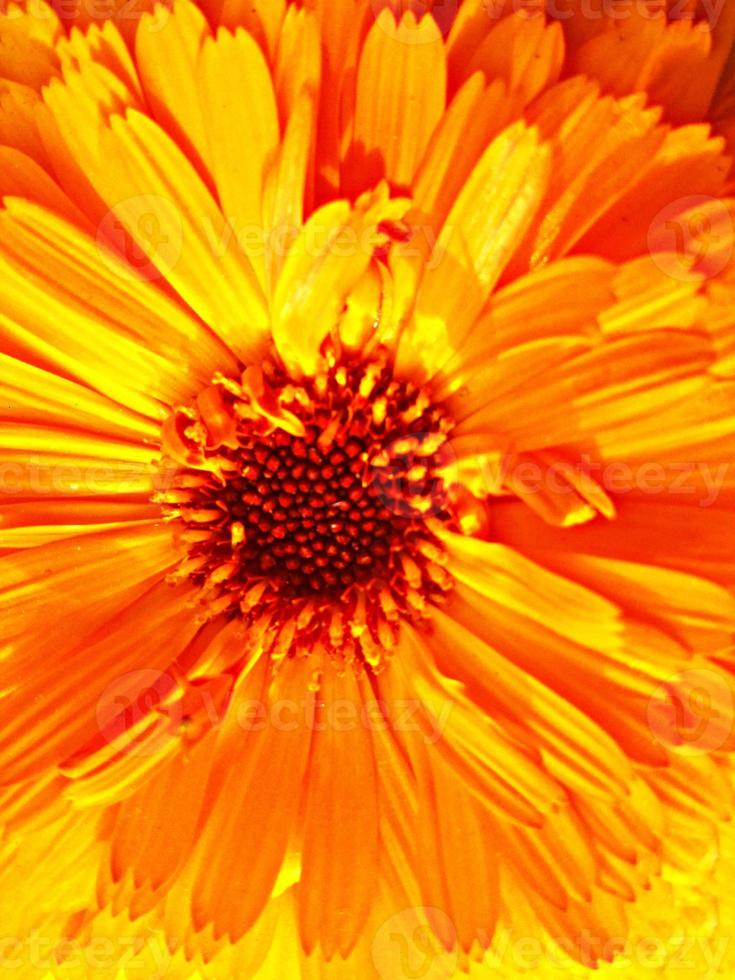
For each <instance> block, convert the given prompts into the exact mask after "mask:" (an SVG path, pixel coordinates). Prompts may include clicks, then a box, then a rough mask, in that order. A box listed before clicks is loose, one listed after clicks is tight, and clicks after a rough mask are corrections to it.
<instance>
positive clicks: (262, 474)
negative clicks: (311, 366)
mask: <svg viewBox="0 0 735 980" xmlns="http://www.w3.org/2000/svg"><path fill="white" fill-rule="evenodd" d="M324 363H325V364H326V365H327V366H326V367H325V368H324V370H323V371H322V372H321V373H320V374H318V375H317V377H315V378H314V379H308V380H305V381H303V382H301V383H300V384H299V383H296V382H294V381H293V380H292V379H289V378H288V377H287V376H286V375H285V372H284V371H283V369H282V368H280V367H279V365H278V364H276V363H275V362H266V363H265V364H264V365H263V367H262V368H252V367H251V368H248V369H247V370H246V371H245V372H244V374H243V376H242V378H241V379H239V380H235V379H232V378H222V377H216V378H215V379H214V381H213V384H212V386H211V387H210V388H208V389H206V390H205V391H204V392H202V393H201V394H200V395H199V397H198V398H197V399H196V403H195V405H194V406H184V407H182V408H181V409H179V410H177V412H176V413H175V414H174V415H173V416H172V418H170V419H169V420H168V422H167V423H166V425H165V426H164V449H165V452H166V455H167V457H168V460H167V463H168V465H169V466H170V464H171V462H174V463H175V464H177V465H178V469H177V470H176V472H175V476H174V478H173V481H172V483H171V485H170V486H169V488H168V489H167V490H165V491H164V492H163V493H161V494H159V495H158V499H159V500H160V501H161V502H162V504H163V507H164V511H165V513H166V515H167V517H168V518H169V519H170V520H172V521H178V522H179V523H180V525H181V538H182V541H185V542H186V546H187V552H188V553H187V556H186V557H185V558H184V559H183V561H182V565H181V569H180V570H179V575H178V576H177V578H178V577H181V574H182V573H183V575H185V576H188V577H189V578H190V579H191V580H192V581H193V582H194V583H195V584H196V585H197V586H198V588H199V590H200V599H201V602H202V603H203V605H204V606H205V607H206V608H207V609H208V610H209V611H210V612H211V613H212V614H217V615H220V614H222V613H223V612H224V614H225V615H228V616H230V617H234V616H239V617H241V618H242V619H243V620H244V622H245V623H246V625H248V626H253V625H254V624H256V623H257V624H258V635H259V637H260V643H261V645H262V649H263V650H265V651H267V652H269V653H270V654H271V655H272V656H273V657H277V658H280V657H283V656H290V655H300V654H305V653H308V652H309V651H310V650H311V649H312V648H314V646H315V644H317V643H318V644H321V646H323V647H324V648H325V649H326V650H327V651H328V652H329V653H330V654H331V655H332V656H333V658H335V659H337V660H340V661H342V662H343V663H347V662H351V663H354V664H357V665H359V664H362V665H363V666H364V665H365V664H367V665H369V666H370V667H371V668H373V669H377V668H379V667H380V666H381V664H382V662H383V660H384V659H385V656H386V651H389V650H390V648H391V647H392V646H393V645H394V643H395V639H396V631H397V629H398V627H399V623H400V619H401V617H411V618H415V617H416V616H421V615H422V613H423V612H424V610H425V609H426V608H427V605H428V604H430V603H432V602H439V601H441V599H442V597H443V595H444V593H445V592H446V591H447V590H448V588H449V587H450V586H451V581H450V579H449V576H448V574H447V573H446V570H445V569H444V568H442V567H441V555H442V550H441V547H440V545H439V543H438V540H437V538H436V535H435V534H434V532H433V530H432V526H434V527H435V526H436V522H440V523H443V522H447V521H450V520H452V519H453V518H452V513H451V508H450V499H449V495H448V492H447V488H446V485H445V480H444V478H443V477H442V476H441V475H440V474H441V473H443V472H444V471H445V470H446V460H445V459H443V458H442V448H443V446H444V444H445V440H446V436H447V433H448V432H449V430H450V428H451V421H450V420H449V419H448V417H447V416H446V414H445V413H444V412H443V411H442V410H440V409H438V408H436V407H434V406H432V404H431V401H430V399H429V397H428V396H427V393H426V392H425V391H423V390H422V389H420V388H417V387H415V386H413V385H411V384H409V383H406V382H401V381H397V380H395V379H394V378H393V377H392V374H391V371H390V367H389V365H388V360H387V357H386V356H385V355H384V354H382V353H381V354H380V355H379V356H377V357H373V358H372V359H371V360H370V361H369V362H367V363H365V362H364V361H361V360H359V359H357V358H354V357H353V358H345V357H338V356H337V355H336V352H334V351H331V352H330V356H329V357H326V358H325V360H324ZM192 532H195V533H192Z"/></svg>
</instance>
